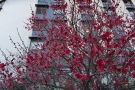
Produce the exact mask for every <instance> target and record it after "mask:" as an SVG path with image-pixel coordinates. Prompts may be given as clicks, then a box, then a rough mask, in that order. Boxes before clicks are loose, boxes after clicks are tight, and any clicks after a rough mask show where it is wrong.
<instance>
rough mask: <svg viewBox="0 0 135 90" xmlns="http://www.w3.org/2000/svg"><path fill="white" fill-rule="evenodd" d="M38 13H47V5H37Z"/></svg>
mask: <svg viewBox="0 0 135 90" xmlns="http://www.w3.org/2000/svg"><path fill="white" fill-rule="evenodd" d="M36 14H46V7H37V10H36Z"/></svg>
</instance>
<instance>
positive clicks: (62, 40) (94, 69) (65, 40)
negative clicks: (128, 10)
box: [0, 0, 135, 90]
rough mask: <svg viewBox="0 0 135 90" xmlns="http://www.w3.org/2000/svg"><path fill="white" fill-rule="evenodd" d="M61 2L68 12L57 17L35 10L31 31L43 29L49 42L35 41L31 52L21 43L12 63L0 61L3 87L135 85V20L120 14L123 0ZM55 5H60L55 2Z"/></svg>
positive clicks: (89, 89)
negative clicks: (102, 2)
mask: <svg viewBox="0 0 135 90" xmlns="http://www.w3.org/2000/svg"><path fill="white" fill-rule="evenodd" d="M57 4H58V6H59V5H60V6H59V7H58V6H57V9H59V10H61V11H62V12H61V13H60V14H59V15H55V19H47V18H46V15H45V14H43V19H42V20H40V19H39V18H38V17H37V16H36V15H35V14H34V12H33V11H32V17H31V18H29V19H28V20H29V22H30V23H28V24H27V26H26V29H28V30H31V29H34V30H37V31H38V33H39V34H38V40H40V41H42V42H43V44H39V43H37V44H35V47H36V49H35V50H29V51H28V52H26V53H25V54H26V56H24V55H23V54H21V53H22V52H21V51H20V50H19V49H18V48H17V47H16V48H17V49H18V51H19V52H20V54H18V55H17V56H14V55H12V54H11V56H10V59H9V58H7V57H6V56H5V58H6V61H7V62H6V63H0V70H1V84H0V85H1V88H2V89H9V88H10V89H13V88H19V89H21V88H27V89H36V90H37V88H38V89H42V90H43V89H45V90H51V89H62V90H105V89H106V90H114V89H115V90H120V89H123V90H126V89H129V88H131V87H130V82H131V81H133V80H134V77H135V71H134V69H135V52H134V42H135V31H134V30H135V26H134V24H135V21H134V20H132V19H131V18H129V16H127V15H126V14H124V13H121V14H120V15H119V14H118V12H119V10H116V9H117V8H116V7H118V6H119V3H118V2H116V1H115V0H112V4H110V3H109V2H108V7H107V8H105V9H106V10H105V9H104V8H103V7H101V6H100V2H99V1H97V2H96V1H94V2H92V0H85V3H84V2H81V0H68V1H67V2H63V1H61V2H60V1H58V2H57ZM51 7H52V8H56V5H54V4H53V3H52V5H51ZM110 11H111V13H110ZM116 11H118V12H116ZM63 13H64V14H63ZM43 30H44V31H45V32H46V33H43ZM11 41H12V39H11ZM12 42H13V41H12ZM13 43H14V42H13ZM15 46H16V44H15ZM19 46H20V45H19ZM20 47H21V46H20ZM21 50H24V51H27V49H26V48H25V49H23V48H22V49H21ZM16 60H17V63H16Z"/></svg>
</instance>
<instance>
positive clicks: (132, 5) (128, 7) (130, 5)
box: [125, 3, 135, 9]
mask: <svg viewBox="0 0 135 90" xmlns="http://www.w3.org/2000/svg"><path fill="white" fill-rule="evenodd" d="M125 6H126V8H127V9H132V8H135V6H134V4H128V3H125Z"/></svg>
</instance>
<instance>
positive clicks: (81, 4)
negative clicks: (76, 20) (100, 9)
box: [78, 2, 90, 7]
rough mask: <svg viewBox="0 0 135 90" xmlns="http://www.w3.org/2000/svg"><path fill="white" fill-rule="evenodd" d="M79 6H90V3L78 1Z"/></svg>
mask: <svg viewBox="0 0 135 90" xmlns="http://www.w3.org/2000/svg"><path fill="white" fill-rule="evenodd" d="M78 6H79V7H90V4H88V3H86V2H84V3H80V4H78Z"/></svg>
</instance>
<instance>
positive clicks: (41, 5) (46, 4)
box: [35, 3, 49, 7]
mask: <svg viewBox="0 0 135 90" xmlns="http://www.w3.org/2000/svg"><path fill="white" fill-rule="evenodd" d="M35 6H37V7H49V5H48V3H38V4H35Z"/></svg>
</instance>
